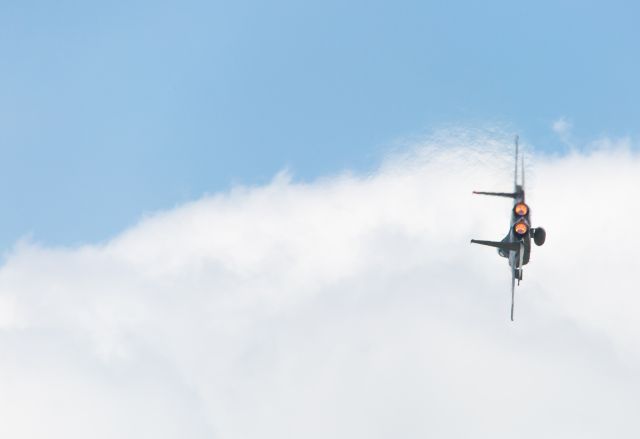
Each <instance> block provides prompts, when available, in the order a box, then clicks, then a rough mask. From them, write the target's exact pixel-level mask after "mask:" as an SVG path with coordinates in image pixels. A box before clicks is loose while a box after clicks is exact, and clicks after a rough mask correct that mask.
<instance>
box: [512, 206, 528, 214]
mask: <svg viewBox="0 0 640 439" xmlns="http://www.w3.org/2000/svg"><path fill="white" fill-rule="evenodd" d="M513 211H514V212H515V213H516V215H518V216H525V215H526V214H528V213H529V206H527V205H526V204H524V203H518V204H516V206H515V207H514V208H513Z"/></svg>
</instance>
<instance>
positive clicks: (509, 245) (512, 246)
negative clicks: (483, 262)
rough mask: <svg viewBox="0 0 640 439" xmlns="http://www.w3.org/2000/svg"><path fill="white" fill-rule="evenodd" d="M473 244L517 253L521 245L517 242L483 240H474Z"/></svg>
mask: <svg viewBox="0 0 640 439" xmlns="http://www.w3.org/2000/svg"><path fill="white" fill-rule="evenodd" d="M471 243H472V244H480V245H488V246H489V247H496V248H501V249H503V250H507V251H514V252H517V251H518V250H520V245H519V244H518V243H517V242H504V241H483V240H481V239H472V240H471Z"/></svg>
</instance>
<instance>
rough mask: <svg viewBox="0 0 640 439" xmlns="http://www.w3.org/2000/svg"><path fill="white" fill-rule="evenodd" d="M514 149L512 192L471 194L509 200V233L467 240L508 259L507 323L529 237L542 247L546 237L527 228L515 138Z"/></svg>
mask: <svg viewBox="0 0 640 439" xmlns="http://www.w3.org/2000/svg"><path fill="white" fill-rule="evenodd" d="M515 146H516V166H515V178H514V188H513V192H480V191H473V193H474V194H478V195H493V196H496V197H507V198H513V209H512V210H511V223H510V227H509V233H507V236H505V237H504V239H503V240H502V241H482V240H479V239H472V240H471V243H473V244H481V245H488V246H490V247H496V248H497V249H498V254H499V255H500V256H502V257H503V258H508V259H509V267H510V268H511V321H513V303H514V294H515V287H516V279H517V280H518V285H520V281H521V280H522V270H523V267H524V266H525V265H526V264H527V263H529V256H530V254H531V238H533V241H534V242H535V244H536V245H542V244H544V241H545V240H546V237H547V233H546V232H545V230H544V229H543V228H542V227H536V228H532V227H531V211H530V209H529V206H528V205H527V204H526V203H525V202H524V157H521V158H520V168H521V175H522V181H521V183H518V136H516V138H515Z"/></svg>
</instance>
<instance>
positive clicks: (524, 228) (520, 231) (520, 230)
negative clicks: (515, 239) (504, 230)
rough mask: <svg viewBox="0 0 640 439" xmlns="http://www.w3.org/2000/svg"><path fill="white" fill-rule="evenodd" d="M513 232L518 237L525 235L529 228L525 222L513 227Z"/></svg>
mask: <svg viewBox="0 0 640 439" xmlns="http://www.w3.org/2000/svg"><path fill="white" fill-rule="evenodd" d="M513 231H514V232H516V233H517V234H518V235H525V234H526V233H527V232H528V231H529V226H527V225H526V224H525V223H523V222H520V223H516V225H515V226H513Z"/></svg>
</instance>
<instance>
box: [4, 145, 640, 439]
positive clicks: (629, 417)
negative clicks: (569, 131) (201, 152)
mask: <svg viewBox="0 0 640 439" xmlns="http://www.w3.org/2000/svg"><path fill="white" fill-rule="evenodd" d="M500 139H502V137H501V138H500ZM528 164H529V166H528V174H527V184H528V186H529V191H528V194H527V195H528V202H529V204H530V205H531V207H532V215H533V220H534V223H536V224H537V225H542V226H544V227H545V228H546V229H547V233H548V239H547V244H545V246H544V247H540V248H535V249H534V253H533V255H532V260H531V263H530V265H528V266H527V269H526V270H525V277H524V281H523V283H522V285H521V287H520V288H519V289H518V291H517V298H516V322H515V323H511V322H509V320H508V310H509V271H508V269H507V263H506V261H505V260H503V259H501V258H499V257H498V256H497V255H496V253H495V252H494V251H492V250H491V249H488V248H483V247H471V246H470V245H469V239H470V238H472V237H477V238H483V239H499V238H501V237H502V236H503V235H504V234H505V232H506V228H507V225H508V224H507V223H508V215H509V202H508V201H505V200H502V199H493V198H474V197H472V196H471V190H472V189H485V190H508V189H510V185H511V181H512V176H511V145H510V143H509V142H503V141H502V140H497V138H496V137H494V136H491V135H487V134H482V133H480V134H478V133H475V134H461V133H457V134H454V135H451V133H447V135H446V136H445V135H442V136H434V137H433V138H431V139H430V140H429V141H426V142H424V143H422V144H421V145H419V146H417V147H415V148H412V149H411V150H410V151H408V152H405V153H403V154H397V155H395V156H394V157H393V158H390V159H388V160H387V161H386V162H385V163H384V164H383V165H382V166H381V167H380V169H379V170H377V171H376V172H373V173H372V174H371V175H368V176H353V175H349V174H344V175H338V176H332V177H327V178H325V179H321V180H318V181H315V182H312V183H307V184H303V183H298V182H292V181H291V179H290V178H289V177H288V176H287V175H286V174H282V175H279V176H277V177H276V178H274V180H273V182H272V183H270V184H269V185H267V186H264V187H238V188H235V189H233V190H231V191H230V192H228V193H220V194H215V195H212V196H208V197H205V198H203V199H201V200H198V201H195V202H193V203H190V204H187V205H184V206H180V207H177V208H176V209H173V210H171V211H167V212H161V213H158V214H155V215H152V216H149V217H147V218H145V219H144V220H142V221H141V222H140V223H139V224H138V225H136V226H135V227H133V228H131V229H130V230H127V231H125V232H123V233H122V234H121V235H119V236H117V237H115V238H113V239H112V240H111V241H109V242H107V243H104V244H100V245H87V246H83V247H79V248H47V247H44V246H41V245H37V244H35V243H31V242H28V241H27V242H22V243H19V244H18V245H17V246H16V247H15V249H14V250H13V251H12V252H11V253H10V254H9V255H7V258H6V262H5V263H4V266H3V267H2V268H1V269H0V358H1V359H2V360H1V361H0V414H1V415H0V416H1V417H2V419H1V420H0V436H1V437H11V438H16V439H18V438H36V437H37V438H41V437H49V438H63V437H64V438H76V437H77V438H81V437H82V438H86V437H96V438H114V437H118V438H139V437H156V438H184V437H189V438H225V439H227V438H228V439H236V438H257V437H260V438H278V439H282V438H302V437H304V438H323V439H324V438H327V437H334V438H354V437H368V438H396V437H403V438H414V437H415V438H418V437H420V438H424V437H444V438H464V437H494V438H495V437H497V438H500V437H514V436H515V437H525V438H527V437H531V438H534V437H535V438H539V437H549V436H551V437H580V438H589V437H605V436H606V437H614V436H615V437H637V436H638V434H639V433H640V427H638V425H637V422H636V421H635V419H634V417H635V416H636V414H637V412H638V409H639V408H640V407H639V406H640V397H638V395H639V394H640V382H639V378H638V376H639V373H638V372H640V344H639V342H640V323H638V319H637V317H636V316H637V314H638V307H639V305H640V300H639V299H638V295H637V292H638V288H637V287H636V279H635V278H636V275H637V273H639V272H640V259H639V258H638V257H637V255H636V247H637V245H636V243H637V242H638V238H637V236H636V229H637V227H636V226H635V222H636V221H635V219H636V217H637V215H638V214H640V208H639V207H638V203H636V200H638V199H640V193H639V189H638V188H639V187H640V157H639V156H638V154H637V153H635V152H633V149H632V147H631V145H630V144H629V142H628V141H617V142H611V141H601V142H598V143H597V144H594V145H591V147H590V148H588V149H586V150H585V151H583V152H576V151H574V152H571V153H570V154H569V155H566V156H562V157H549V156H540V155H532V156H531V157H529V158H528ZM538 223H539V224H538Z"/></svg>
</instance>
